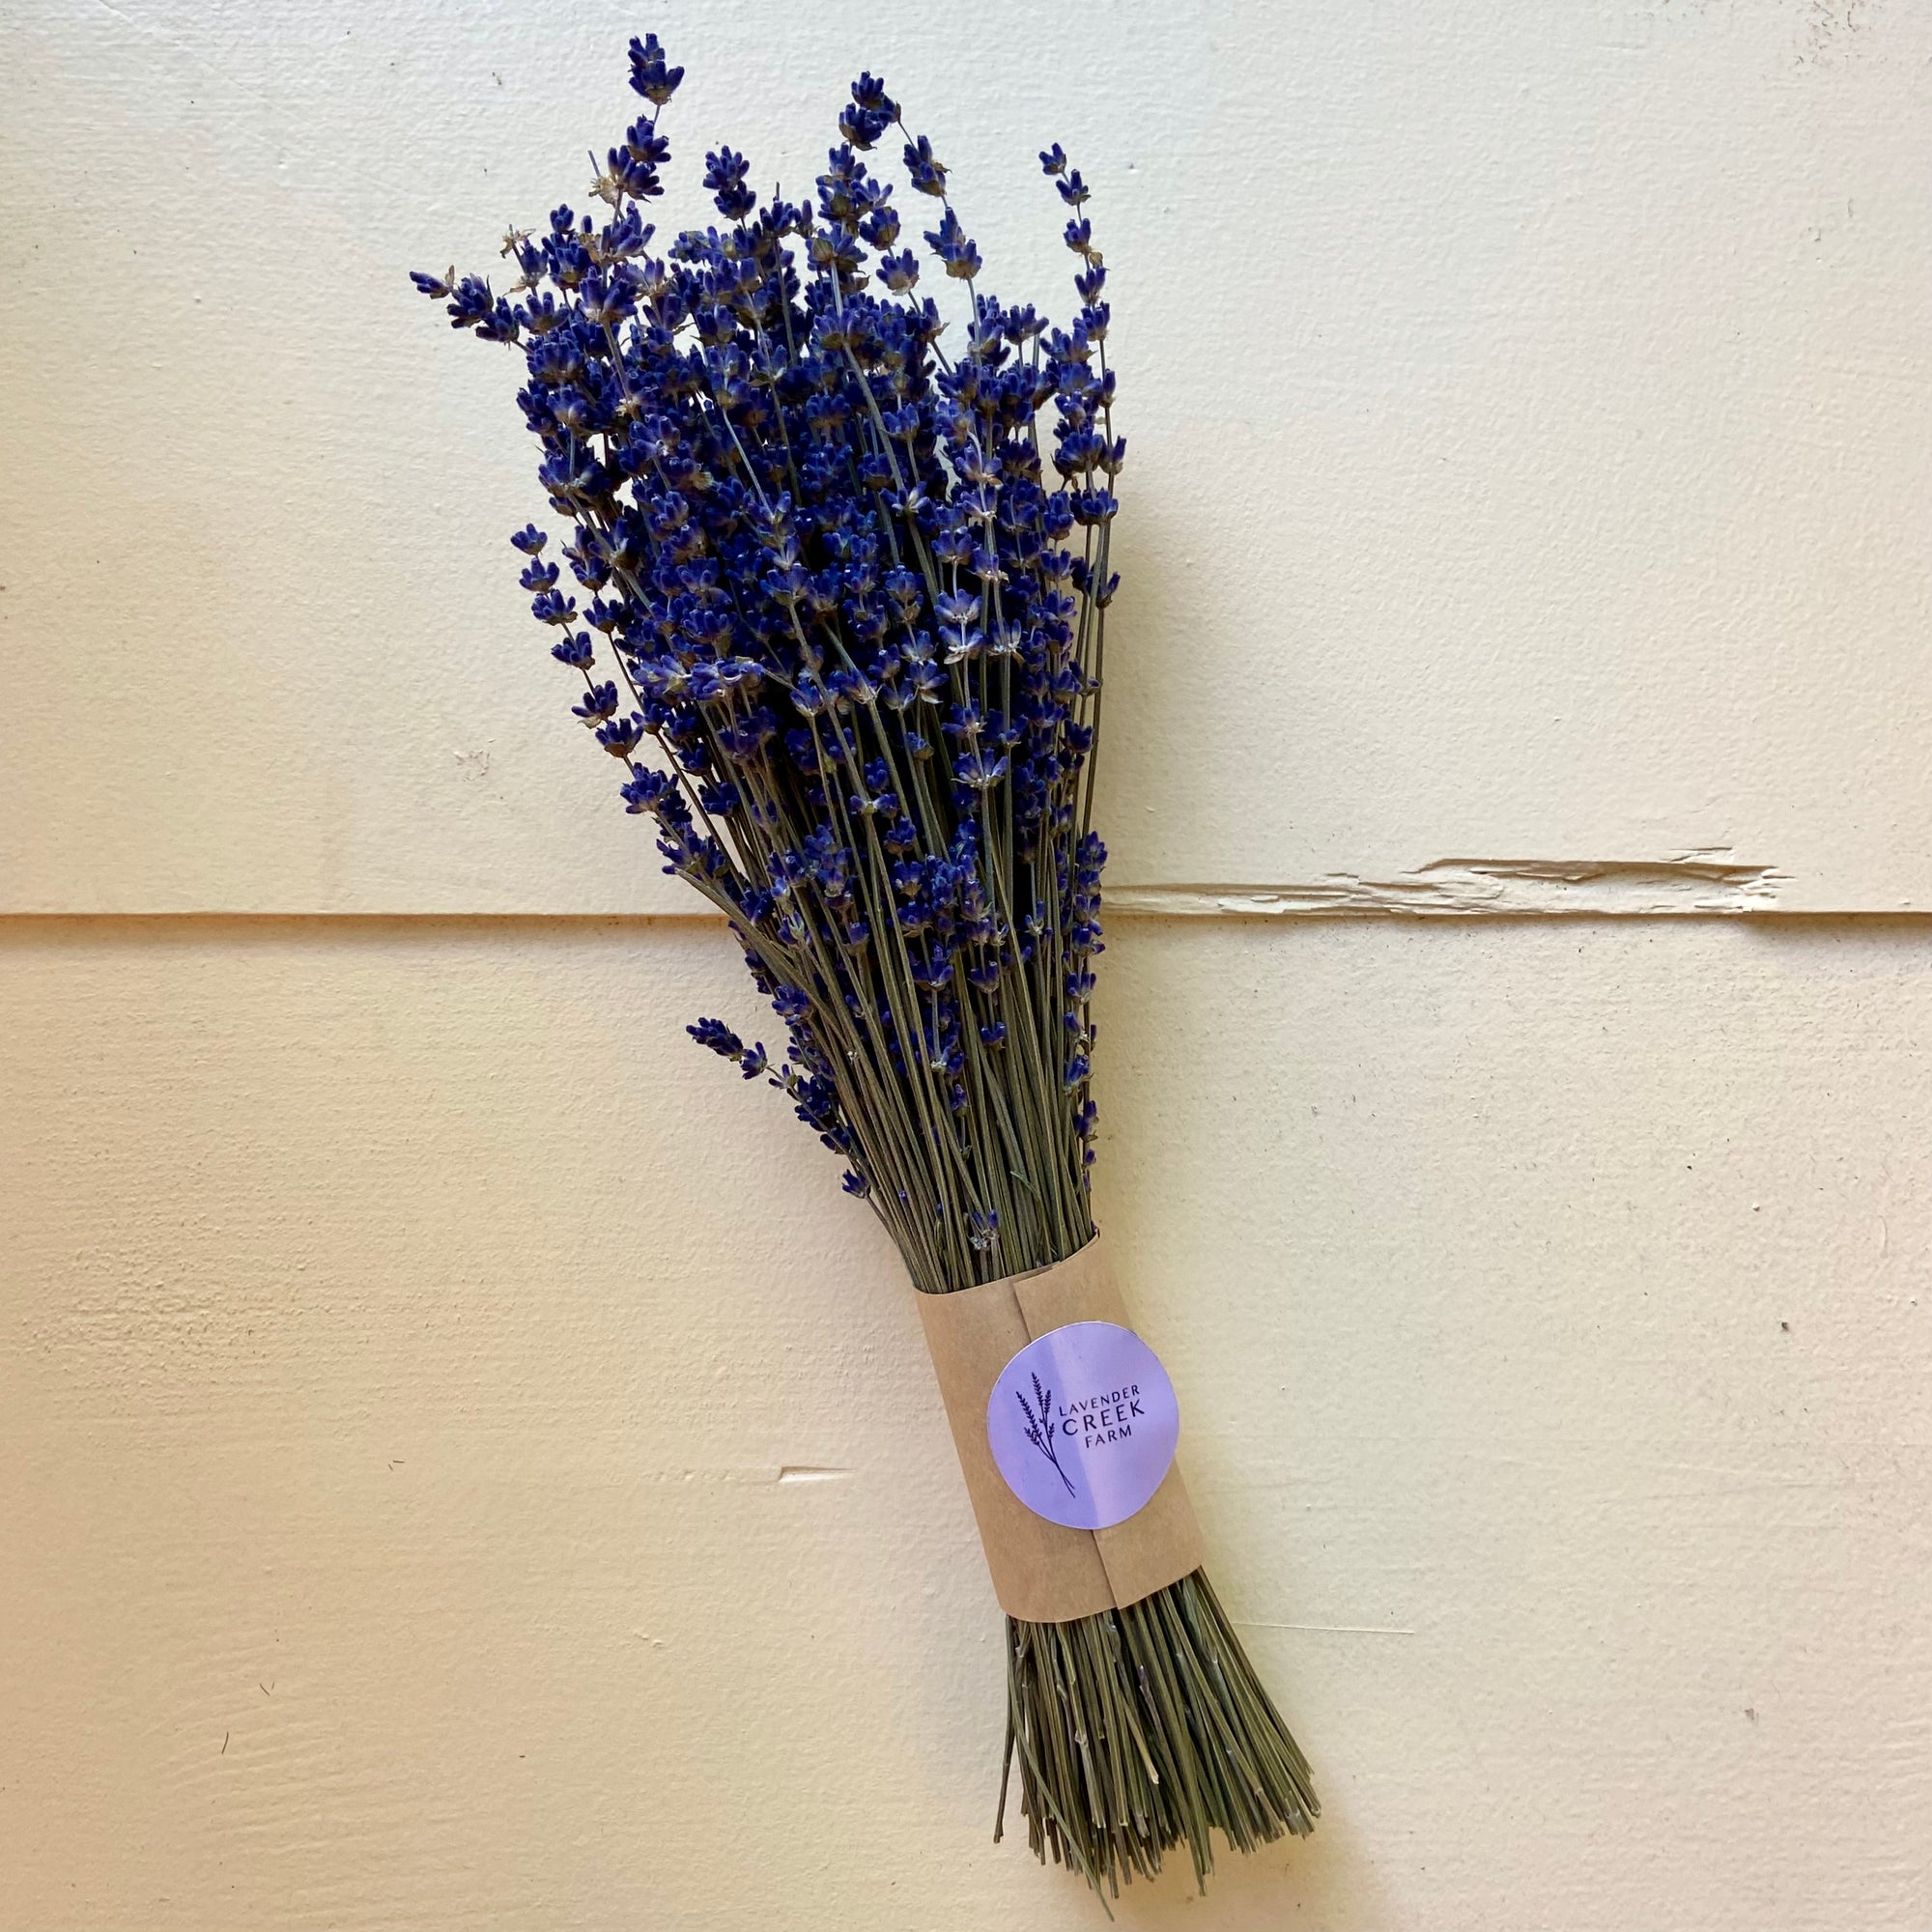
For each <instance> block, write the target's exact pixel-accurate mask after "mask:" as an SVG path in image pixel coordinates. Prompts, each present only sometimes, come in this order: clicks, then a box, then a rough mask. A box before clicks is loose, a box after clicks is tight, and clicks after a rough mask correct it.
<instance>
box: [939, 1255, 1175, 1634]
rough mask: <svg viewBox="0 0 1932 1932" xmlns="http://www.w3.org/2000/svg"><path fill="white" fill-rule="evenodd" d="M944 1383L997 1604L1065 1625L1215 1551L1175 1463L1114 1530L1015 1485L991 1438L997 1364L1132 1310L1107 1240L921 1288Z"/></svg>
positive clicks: (1164, 1580)
mask: <svg viewBox="0 0 1932 1932" xmlns="http://www.w3.org/2000/svg"><path fill="white" fill-rule="evenodd" d="M917 1299H918V1302H919V1313H920V1320H921V1321H923V1323H924V1324H925V1345H926V1348H927V1349H928V1350H930V1351H931V1354H932V1366H933V1370H934V1372H935V1373H936V1374H937V1376H938V1378H939V1393H940V1396H941V1398H942V1399H943V1400H944V1402H945V1404H946V1416H947V1420H948V1421H949V1422H950V1423H951V1424H952V1441H953V1445H954V1446H955V1447H956V1448H957V1449H958V1451H959V1466H960V1468H961V1469H962V1470H963V1471H964V1472H965V1476H966V1492H967V1494H968V1495H969V1496H970V1497H971V1498H972V1501H973V1514H974V1516H975V1517H976V1518H977V1519H978V1520H979V1524H980V1542H981V1543H982V1544H983V1545H984V1546H985V1549H986V1568H987V1569H988V1570H990V1571H991V1572H992V1576H993V1589H994V1591H995V1593H996V1594H997V1595H998V1597H999V1599H1000V1607H1001V1608H1002V1609H1004V1610H1005V1611H1006V1613H1007V1614H1008V1615H1009V1617H1024V1618H1026V1619H1027V1620H1028V1621H1029V1622H1031V1623H1046V1624H1057V1623H1066V1622H1069V1621H1070V1620H1071V1619H1073V1618H1075V1617H1085V1616H1091V1615H1093V1614H1094V1611H1096V1610H1105V1609H1112V1608H1115V1607H1118V1606H1122V1605H1127V1604H1135V1603H1138V1602H1139V1601H1140V1600H1141V1599H1142V1598H1143V1597H1149V1596H1151V1595H1152V1594H1153V1593H1154V1591H1156V1590H1158V1589H1161V1588H1163V1587H1164V1586H1165V1585H1167V1584H1169V1583H1173V1582H1178V1581H1179V1579H1180V1578H1181V1577H1185V1576H1186V1575H1187V1574H1188V1573H1189V1572H1190V1571H1193V1570H1198V1569H1200V1568H1201V1566H1202V1565H1203V1564H1204V1563H1205V1562H1206V1561H1207V1560H1208V1559H1207V1552H1206V1550H1205V1549H1204V1548H1202V1543H1201V1530H1200V1527H1199V1525H1198V1524H1197V1523H1196V1522H1195V1520H1194V1509H1193V1506H1192V1505H1191V1504H1190V1503H1189V1502H1188V1500H1187V1491H1186V1489H1185V1488H1184V1487H1183V1486H1182V1484H1181V1480H1180V1470H1179V1467H1178V1466H1176V1467H1173V1468H1170V1469H1169V1470H1168V1472H1167V1475H1166V1477H1165V1479H1164V1480H1163V1481H1162V1483H1161V1486H1160V1488H1159V1489H1157V1490H1156V1491H1155V1492H1153V1496H1152V1498H1151V1500H1150V1501H1149V1502H1148V1504H1147V1505H1146V1507H1145V1508H1143V1509H1141V1510H1139V1511H1137V1512H1136V1513H1135V1514H1134V1515H1132V1516H1130V1517H1129V1518H1127V1520H1125V1521H1124V1522H1119V1523H1116V1524H1115V1525H1114V1526H1113V1527H1112V1528H1111V1529H1066V1528H1064V1527H1063V1526H1062V1525H1061V1524H1059V1523H1057V1522H1048V1521H1047V1520H1046V1519H1045V1518H1044V1517H1038V1516H1035V1515H1034V1513H1033V1511H1032V1510H1030V1509H1028V1508H1027V1506H1026V1505H1025V1504H1024V1503H1023V1502H1021V1501H1020V1499H1019V1498H1018V1497H1017V1496H1016V1495H1014V1494H1013V1492H1012V1491H1011V1490H1009V1488H1008V1487H1007V1482H1006V1478H1005V1477H1004V1476H1002V1475H1001V1474H1000V1470H999V1465H998V1464H997V1463H995V1462H994V1461H993V1452H992V1449H991V1448H990V1447H989V1446H988V1444H987V1441H986V1400H987V1398H988V1397H989V1396H990V1395H991V1394H992V1390H993V1384H994V1382H995V1381H996V1380H998V1378H999V1375H1000V1371H1001V1370H1002V1369H1004V1368H1005V1367H1006V1365H1007V1364H1008V1363H1009V1361H1011V1360H1012V1358H1013V1357H1014V1356H1015V1355H1016V1354H1018V1353H1019V1351H1020V1350H1022V1349H1024V1348H1025V1347H1026V1345H1027V1344H1028V1343H1029V1342H1034V1341H1037V1340H1038V1339H1039V1337H1040V1336H1042V1335H1044V1334H1046V1333H1047V1332H1048V1331H1049V1330H1051V1329H1054V1328H1064V1327H1065V1325H1066V1324H1067V1323H1068V1322H1069V1321H1115V1322H1118V1323H1119V1324H1120V1325H1121V1326H1122V1328H1127V1327H1131V1326H1132V1325H1133V1324H1132V1323H1131V1322H1129V1321H1128V1320H1127V1311H1126V1308H1125V1305H1124V1304H1123V1303H1122V1300H1121V1292H1120V1290H1119V1289H1118V1288H1117V1287H1116V1286H1115V1285H1114V1272H1113V1269H1112V1268H1111V1267H1109V1266H1108V1264H1107V1258H1106V1255H1105V1253H1104V1251H1103V1250H1102V1248H1101V1245H1100V1241H1099V1238H1098V1237H1097V1236H1095V1238H1094V1239H1093V1240H1091V1241H1089V1242H1088V1243H1087V1245H1086V1246H1085V1247H1084V1248H1082V1249H1081V1250H1080V1252H1079V1253H1078V1254H1076V1255H1070V1256H1068V1258H1067V1259H1066V1260H1065V1261H1064V1262H1055V1263H1054V1264H1053V1265H1052V1266H1051V1267H1043V1268H1036V1269H1035V1270H1034V1271H1033V1272H1032V1273H1030V1274H1016V1275H1009V1276H1008V1277H1007V1279H1006V1280H1004V1281H989V1282H986V1283H983V1284H982V1285H981V1286H980V1287H979V1288H967V1289H961V1290H959V1291H958V1293H953V1294H922V1295H919V1296H918V1297H917Z"/></svg>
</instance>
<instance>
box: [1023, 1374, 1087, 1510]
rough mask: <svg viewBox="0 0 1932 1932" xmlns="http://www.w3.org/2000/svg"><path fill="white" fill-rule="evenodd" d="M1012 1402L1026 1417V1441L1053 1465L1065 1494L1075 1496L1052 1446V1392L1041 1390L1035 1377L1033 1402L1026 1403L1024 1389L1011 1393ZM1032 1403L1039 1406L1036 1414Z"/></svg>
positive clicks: (1075, 1491)
mask: <svg viewBox="0 0 1932 1932" xmlns="http://www.w3.org/2000/svg"><path fill="white" fill-rule="evenodd" d="M1013 1400H1014V1401H1015V1402H1017V1403H1018V1404H1019V1406H1020V1408H1021V1410H1022V1411H1023V1413H1024V1414H1025V1416H1026V1432H1025V1433H1026V1439H1027V1440H1028V1441H1029V1442H1031V1443H1032V1444H1033V1446H1034V1447H1035V1448H1036V1449H1037V1450H1038V1451H1039V1453H1040V1454H1041V1455H1042V1456H1044V1457H1045V1458H1046V1460H1047V1461H1048V1462H1049V1463H1052V1464H1053V1473H1054V1474H1055V1475H1056V1476H1058V1477H1059V1478H1060V1480H1061V1481H1062V1482H1063V1483H1065V1485H1066V1493H1067V1494H1068V1495H1069V1496H1071V1495H1077V1494H1078V1493H1079V1492H1078V1491H1077V1490H1075V1489H1074V1487H1073V1478H1072V1477H1071V1476H1069V1475H1068V1474H1067V1473H1066V1471H1065V1469H1063V1468H1062V1467H1061V1466H1060V1456H1059V1452H1058V1451H1057V1450H1056V1448H1055V1446H1054V1441H1053V1391H1052V1390H1051V1389H1043V1388H1041V1387H1040V1385H1039V1378H1038V1377H1037V1376H1035V1377H1034V1378H1033V1402H1028V1400H1027V1399H1026V1391H1025V1390H1024V1389H1015V1390H1014V1391H1013ZM1034 1403H1037V1404H1038V1405H1039V1410H1038V1413H1037V1414H1036V1413H1035V1411H1034Z"/></svg>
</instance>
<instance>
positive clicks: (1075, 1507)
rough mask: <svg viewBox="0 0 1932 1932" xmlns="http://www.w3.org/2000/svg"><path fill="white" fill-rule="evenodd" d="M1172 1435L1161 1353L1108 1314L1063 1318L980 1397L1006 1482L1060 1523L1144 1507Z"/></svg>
mask: <svg viewBox="0 0 1932 1932" xmlns="http://www.w3.org/2000/svg"><path fill="white" fill-rule="evenodd" d="M1179 1439H1180V1410H1179V1406H1178V1405H1177V1404H1176V1402H1175V1400H1174V1384H1173V1383H1172V1382H1171V1381H1169V1380H1168V1378H1167V1371H1166V1370H1165V1369H1164V1368H1162V1367H1161V1365H1160V1357H1159V1356H1157V1355H1156V1354H1155V1353H1154V1351H1153V1350H1151V1349H1150V1348H1149V1347H1148V1345H1147V1344H1146V1343H1145V1342H1143V1341H1142V1340H1141V1338H1140V1337H1139V1336H1138V1335H1136V1334H1135V1333H1134V1331H1133V1330H1132V1329H1131V1328H1122V1327H1121V1326H1120V1325H1119V1323H1117V1322H1113V1321H1070V1322H1068V1323H1067V1325H1066V1326H1065V1328H1055V1329H1053V1330H1052V1331H1051V1332H1050V1333H1048V1334H1045V1335H1042V1336H1041V1337H1040V1338H1039V1339H1038V1341H1037V1342H1029V1343H1028V1344H1027V1345H1026V1347H1025V1348H1024V1349H1022V1350H1020V1351H1019V1353H1018V1354H1017V1355H1015V1356H1014V1357H1013V1358H1012V1360H1011V1361H1009V1363H1008V1364H1007V1366H1006V1367H1005V1368H1004V1369H1002V1370H1001V1371H1000V1375H999V1379H998V1380H997V1381H995V1382H994V1384H993V1392H992V1394H991V1395H990V1396H988V1397H987V1398H986V1441H987V1443H988V1445H989V1446H990V1448H991V1449H992V1452H993V1461H994V1462H995V1463H997V1464H998V1465H999V1470H1000V1474H1001V1475H1003V1476H1004V1477H1005V1478H1006V1479H1007V1487H1008V1488H1009V1490H1011V1491H1012V1492H1013V1494H1014V1495H1016V1496H1017V1497H1019V1499H1020V1501H1021V1502H1023V1503H1024V1504H1025V1505H1026V1506H1027V1508H1028V1509H1030V1510H1032V1511H1033V1513H1034V1514H1035V1515H1036V1516H1043V1517H1044V1518H1045V1519H1046V1520H1047V1521H1049V1522H1058V1523H1064V1524H1065V1526H1066V1527H1067V1528H1068V1529H1108V1528H1111V1527H1112V1526H1113V1525H1114V1524H1115V1523H1117V1522H1124V1521H1125V1520H1127V1518H1128V1517H1130V1516H1132V1515H1133V1514H1134V1512H1135V1511H1136V1510H1139V1509H1142V1508H1144V1507H1145V1506H1146V1505H1147V1503H1148V1502H1149V1501H1150V1500H1151V1498H1152V1496H1153V1492H1155V1491H1156V1490H1157V1489H1159V1488H1160V1485H1161V1480H1162V1478H1163V1477H1165V1476H1166V1474H1167V1471H1168V1467H1169V1465H1170V1464H1171V1463H1173V1461H1174V1449H1175V1444H1176V1443H1177V1442H1179Z"/></svg>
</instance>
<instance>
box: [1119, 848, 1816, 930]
mask: <svg viewBox="0 0 1932 1932" xmlns="http://www.w3.org/2000/svg"><path fill="white" fill-rule="evenodd" d="M1783 877H1784V874H1782V873H1781V872H1779V871H1778V870H1777V869H1776V867H1771V866H1742V865H1737V864H1734V863H1732V862H1731V861H1730V860H1729V859H1728V858H1727V857H1725V856H1724V852H1723V850H1722V849H1721V848H1719V849H1717V850H1707V851H1697V852H1684V853H1680V854H1678V855H1677V856H1675V857H1673V858H1669V859H1437V860H1435V861H1433V862H1432V863H1431V864H1429V865H1427V866H1423V867H1418V868H1417V869H1416V870H1415V871H1412V872H1400V873H1397V874H1395V875H1394V876H1392V877H1390V878H1386V879H1371V878H1363V877H1361V876H1359V875H1358V874H1356V873H1353V872H1330V873H1327V874H1326V875H1325V876H1323V877H1322V878H1320V879H1317V880H1314V881H1312V882H1311V883H1308V884H1305V885H1282V886H1261V885H1191V886H1179V885H1177V886H1116V887H1114V888H1112V889H1111V890H1109V891H1107V892H1106V893H1105V894H1104V901H1105V904H1106V906H1107V909H1108V910H1109V911H1111V912H1114V913H1117V914H1127V915H1129V916H1132V915H1136V914H1138V915H1140V916H1142V917H1149V918H1179V919H1204V918H1205V919H1360V918H1364V917H1375V916H1378V915H1381V916H1388V917H1396V918H1415V919H1471V918H1477V917H1482V916H1485V915H1487V916H1491V917H1501V918H1509V919H1524V918H1548V917H1559V918H1561V917H1569V918H1577V917H1587V918H1592V919H1603V918H1618V917H1621V918H1628V919H1657V918H1667V917H1673V916H1674V917H1681V918H1712V917H1724V916H1731V917H1735V916H1737V915H1740V914H1745V913H1766V912H1776V910H1777V888H1778V886H1779V884H1780V883H1781V882H1782V880H1783Z"/></svg>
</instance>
